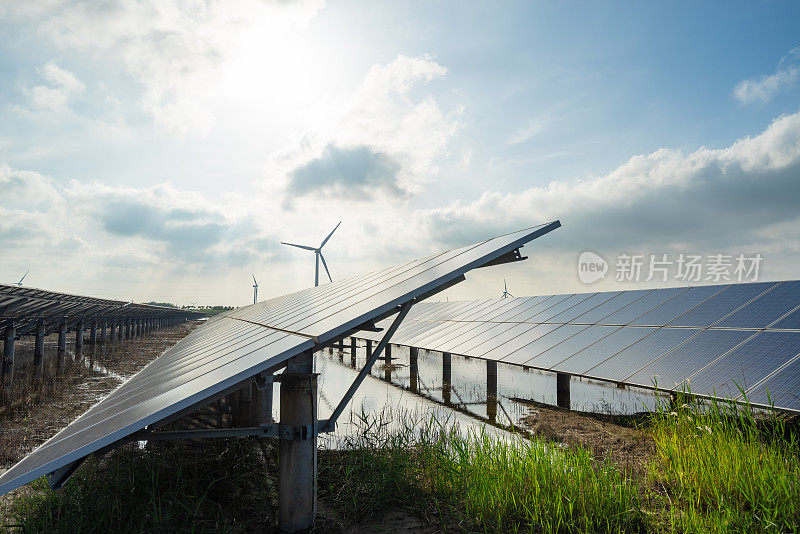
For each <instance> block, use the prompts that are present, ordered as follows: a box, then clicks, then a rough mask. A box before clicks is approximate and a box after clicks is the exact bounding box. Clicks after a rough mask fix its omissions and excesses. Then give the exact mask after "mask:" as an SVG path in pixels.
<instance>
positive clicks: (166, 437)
mask: <svg viewBox="0 0 800 534" xmlns="http://www.w3.org/2000/svg"><path fill="white" fill-rule="evenodd" d="M328 427H330V428H331V429H330V430H327V428H328ZM335 428H336V422H335V421H334V423H333V424H332V425H331V424H330V423H329V420H328V419H322V420H318V421H317V424H316V432H314V428H313V426H312V425H282V424H280V423H268V424H263V425H260V426H256V427H245V428H207V429H202V430H162V431H149V430H142V431H140V432H134V433H133V434H131V435H130V439H131V440H132V441H173V440H178V439H215V438H241V437H245V436H254V437H257V438H281V439H286V440H293V441H294V440H297V441H308V440H309V439H312V438H313V437H314V436H316V435H317V434H318V433H320V432H333V430H334V429H335Z"/></svg>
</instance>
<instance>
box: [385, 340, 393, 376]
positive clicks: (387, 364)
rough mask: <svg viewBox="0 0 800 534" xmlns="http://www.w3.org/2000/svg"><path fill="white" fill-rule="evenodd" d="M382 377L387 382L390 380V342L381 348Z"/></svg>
mask: <svg viewBox="0 0 800 534" xmlns="http://www.w3.org/2000/svg"><path fill="white" fill-rule="evenodd" d="M383 352H384V354H383V379H384V380H386V381H387V382H391V381H392V344H391V343H387V344H386V348H384V349H383Z"/></svg>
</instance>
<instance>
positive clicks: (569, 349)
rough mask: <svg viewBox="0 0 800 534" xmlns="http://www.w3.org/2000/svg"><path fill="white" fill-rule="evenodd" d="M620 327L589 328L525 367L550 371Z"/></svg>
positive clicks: (544, 353)
mask: <svg viewBox="0 0 800 534" xmlns="http://www.w3.org/2000/svg"><path fill="white" fill-rule="evenodd" d="M618 328H619V327H618V326H598V325H594V326H589V327H586V328H584V329H583V330H581V331H579V332H578V333H577V334H575V335H573V336H572V337H569V338H567V339H565V340H564V341H562V342H561V343H559V344H558V345H554V346H553V347H551V348H549V349H547V350H546V351H544V352H542V353H540V354H538V355H536V356H534V357H533V358H532V359H530V360H528V361H527V362H524V363H525V365H530V366H534V367H538V368H540V369H550V368H551V367H553V366H554V365H556V364H557V363H559V362H562V361H564V360H565V359H567V358H568V357H570V356H572V355H573V354H575V353H576V352H578V351H581V350H583V349H585V348H586V347H588V346H589V345H591V344H592V343H595V342H597V341H600V340H601V339H603V338H604V337H606V336H607V335H609V334H611V333H612V332H614V331H615V330H617V329H618Z"/></svg>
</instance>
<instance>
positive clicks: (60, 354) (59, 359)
mask: <svg viewBox="0 0 800 534" xmlns="http://www.w3.org/2000/svg"><path fill="white" fill-rule="evenodd" d="M66 354H67V321H66V320H65V319H61V322H60V323H59V325H58V351H57V352H56V373H58V374H61V373H63V372H64V356H66Z"/></svg>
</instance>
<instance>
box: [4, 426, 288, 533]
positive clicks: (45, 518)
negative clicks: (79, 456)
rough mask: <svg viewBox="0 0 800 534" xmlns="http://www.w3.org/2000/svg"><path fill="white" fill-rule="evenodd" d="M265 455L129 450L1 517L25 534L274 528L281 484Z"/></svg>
mask: <svg viewBox="0 0 800 534" xmlns="http://www.w3.org/2000/svg"><path fill="white" fill-rule="evenodd" d="M259 451H260V449H259V447H258V445H257V443H254V442H253V440H247V439H242V440H230V441H225V440H209V441H208V442H206V443H203V444H202V446H187V444H186V443H181V442H176V443H172V444H163V443H159V444H158V446H157V447H155V448H148V449H140V448H138V447H136V446H133V445H129V446H126V447H124V448H122V449H118V450H117V451H114V452H112V453H110V454H109V455H108V456H106V457H105V458H103V459H102V460H96V459H92V460H89V461H88V462H86V464H85V465H84V466H83V467H82V468H81V469H79V470H78V472H77V473H76V474H75V476H74V477H73V479H72V480H70V482H69V483H68V485H67V486H66V487H65V488H64V490H62V491H51V490H49V489H48V488H47V484H46V482H45V480H44V479H43V478H42V479H39V480H37V481H36V482H35V483H34V484H35V486H36V489H37V490H39V491H36V492H34V493H33V494H32V495H31V496H29V497H27V498H24V499H19V500H17V501H16V502H15V503H13V504H12V509H11V510H8V511H4V512H5V514H0V516H2V515H6V516H8V515H10V516H11V518H12V521H11V524H9V525H6V527H10V528H13V529H14V530H21V531H22V532H206V531H215V532H240V531H242V530H244V529H245V528H256V527H260V526H263V525H271V523H272V521H273V517H274V510H275V508H276V501H275V498H274V493H275V491H274V487H273V484H274V479H273V478H272V477H270V476H268V473H269V471H268V467H267V466H265V464H264V461H263V455H261V454H260V453H259ZM273 463H274V458H273ZM272 469H273V470H272V472H273V473H274V472H276V471H275V470H274V469H275V467H274V465H273V468H272ZM0 529H2V527H0Z"/></svg>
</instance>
